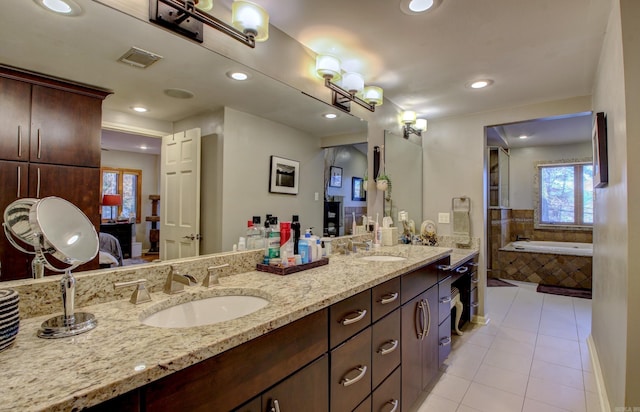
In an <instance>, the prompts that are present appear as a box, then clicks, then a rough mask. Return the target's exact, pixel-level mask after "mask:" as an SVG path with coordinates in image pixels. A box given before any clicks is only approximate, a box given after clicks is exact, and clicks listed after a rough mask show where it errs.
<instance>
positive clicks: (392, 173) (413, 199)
mask: <svg viewBox="0 0 640 412" xmlns="http://www.w3.org/2000/svg"><path fill="white" fill-rule="evenodd" d="M384 164H385V166H384V167H385V170H384V172H385V174H386V175H387V176H389V179H390V180H391V191H390V193H389V192H387V193H385V202H384V213H385V215H387V216H391V218H392V219H393V221H394V222H396V223H397V219H398V212H399V211H406V212H407V213H408V215H409V219H411V220H413V221H414V222H415V224H416V226H417V227H420V223H421V222H422V138H421V137H417V136H413V135H412V136H410V137H409V138H408V139H406V138H403V137H402V135H398V134H394V133H391V132H389V131H385V134H384Z"/></svg>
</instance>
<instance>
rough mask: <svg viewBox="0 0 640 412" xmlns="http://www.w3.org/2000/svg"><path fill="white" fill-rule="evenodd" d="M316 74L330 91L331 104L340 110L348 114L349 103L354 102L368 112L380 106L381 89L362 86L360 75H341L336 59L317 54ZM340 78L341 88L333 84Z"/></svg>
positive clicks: (351, 73)
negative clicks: (322, 79)
mask: <svg viewBox="0 0 640 412" xmlns="http://www.w3.org/2000/svg"><path fill="white" fill-rule="evenodd" d="M316 73H317V74H318V75H319V76H320V77H322V78H324V85H325V87H327V88H328V89H330V90H331V92H332V94H331V102H332V104H333V105H334V106H335V107H337V108H338V109H340V110H344V111H345V112H347V113H349V112H350V111H351V102H355V103H357V104H359V105H360V106H362V107H364V108H365V109H367V110H369V111H370V112H375V110H376V106H382V102H383V95H382V89H381V88H380V87H377V86H367V87H365V86H364V78H363V77H362V75H361V74H360V73H354V72H347V73H345V74H344V75H342V70H341V68H340V60H338V58H337V57H334V56H331V55H327V54H319V55H318V56H317V57H316ZM340 78H342V87H341V86H338V85H337V84H336V83H335V82H336V81H338V80H339V79H340Z"/></svg>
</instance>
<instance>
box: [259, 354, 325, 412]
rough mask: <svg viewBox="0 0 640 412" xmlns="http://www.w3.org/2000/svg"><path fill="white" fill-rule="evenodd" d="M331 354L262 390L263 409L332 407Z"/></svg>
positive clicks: (312, 411)
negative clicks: (330, 386) (330, 396)
mask: <svg viewBox="0 0 640 412" xmlns="http://www.w3.org/2000/svg"><path fill="white" fill-rule="evenodd" d="M328 358H329V356H328V355H324V356H323V357H322V358H320V359H318V360H317V361H315V362H313V363H312V364H311V365H309V366H307V367H305V368H304V369H302V370H301V371H299V372H296V373H295V374H294V375H292V376H290V377H288V378H287V379H285V380H284V381H283V382H281V383H279V384H278V385H276V386H275V387H273V388H271V389H269V390H268V391H267V392H265V393H263V394H262V410H263V411H272V410H275V411H281V412H289V411H292V412H293V411H307V412H326V411H327V410H329V387H328V378H329V360H328Z"/></svg>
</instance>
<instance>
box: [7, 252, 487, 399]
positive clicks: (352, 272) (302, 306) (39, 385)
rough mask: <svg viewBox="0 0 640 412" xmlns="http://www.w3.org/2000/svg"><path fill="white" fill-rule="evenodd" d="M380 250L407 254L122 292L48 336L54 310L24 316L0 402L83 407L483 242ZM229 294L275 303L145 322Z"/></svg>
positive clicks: (456, 257)
mask: <svg viewBox="0 0 640 412" xmlns="http://www.w3.org/2000/svg"><path fill="white" fill-rule="evenodd" d="M376 253H380V254H390V255H395V256H403V257H406V258H407V259H406V260H404V261H400V262H365V261H362V260H359V259H358V258H357V256H354V255H350V256H332V258H331V259H330V263H329V264H328V265H326V266H321V267H319V268H314V269H310V270H306V271H303V272H298V273H295V274H291V275H288V276H279V275H274V274H269V273H264V272H257V271H250V272H246V273H240V274H236V275H233V276H228V277H224V278H221V280H220V283H221V284H220V285H219V286H216V287H214V288H211V289H206V288H204V287H202V286H193V287H188V288H186V289H187V291H186V293H183V294H179V295H173V296H169V295H166V294H163V293H153V294H152V299H153V301H152V302H149V303H145V304H141V305H137V306H136V305H133V304H131V303H130V302H129V301H128V300H116V301H112V302H108V303H102V304H98V305H93V306H87V307H83V308H77V309H76V312H78V311H82V312H89V313H92V314H94V315H95V316H96V318H97V320H98V327H97V328H96V329H94V330H92V331H90V332H88V333H84V334H81V335H77V336H75V337H71V338H63V339H53V340H47V339H41V338H38V337H37V336H36V331H37V330H38V328H39V326H40V324H41V323H42V322H43V321H45V320H47V319H48V318H50V317H51V316H50V315H47V316H38V317H32V318H28V319H24V320H22V321H21V323H20V333H19V334H18V337H17V339H16V342H15V344H14V345H13V346H12V347H10V348H9V349H7V350H5V351H3V352H0V387H1V388H2V402H1V403H0V410H1V411H16V410H19V411H39V410H78V409H81V408H84V407H88V406H92V405H95V404H98V403H100V402H103V401H105V400H107V399H110V398H113V397H115V396H118V395H120V394H123V393H126V392H128V391H130V390H133V389H135V388H137V387H140V386H143V385H145V384H147V383H149V382H151V381H154V380H157V379H160V378H162V377H164V376H167V375H170V374H171V373H173V372H175V371H178V370H181V369H184V368H186V367H189V366H191V365H193V364H195V363H198V362H200V361H202V360H204V359H207V358H210V357H212V356H215V355H217V354H219V353H221V352H224V351H225V350H228V349H230V348H232V347H235V346H237V345H240V344H242V343H244V342H247V341H249V340H251V339H254V338H256V337H258V336H261V335H263V334H265V333H267V332H269V331H270V330H273V329H275V328H278V327H281V326H283V325H286V324H288V323H290V322H293V321H295V320H297V319H300V318H302V317H304V316H306V315H307V314H310V313H312V312H315V311H317V310H320V309H322V308H325V307H327V306H329V305H331V304H333V303H335V302H338V301H340V300H343V299H345V298H347V297H349V296H352V295H354V294H356V293H358V292H361V291H363V290H366V289H368V288H370V287H373V286H375V285H377V284H380V283H382V282H384V281H386V280H389V279H392V278H394V277H396V276H398V275H400V274H402V273H405V272H407V271H411V270H413V269H416V268H418V267H421V266H423V265H425V264H428V263H430V262H433V261H435V260H438V259H439V258H441V257H444V256H446V255H448V254H451V256H452V261H451V264H456V262H462V261H463V260H466V259H468V258H469V257H471V256H473V255H474V254H476V253H477V251H476V250H472V249H456V250H453V249H451V248H443V247H423V246H419V247H418V246H409V245H398V246H391V247H383V248H380V249H377V250H376ZM229 294H247V295H254V296H260V297H264V298H266V299H268V300H269V301H270V303H269V305H267V306H266V307H265V308H263V309H260V310H258V311H257V312H254V313H252V314H250V315H247V316H244V317H241V318H238V319H235V320H231V321H226V322H222V323H218V324H214V325H207V326H199V327H192V328H182V329H164V328H155V327H150V326H145V325H143V324H141V323H140V321H139V319H140V317H141V316H144V315H145V314H149V313H152V312H155V311H156V310H159V309H158V308H164V307H168V306H171V305H174V304H176V303H178V302H182V301H186V300H191V299H193V297H196V298H203V297H209V296H216V295H229ZM194 295H195V296H194Z"/></svg>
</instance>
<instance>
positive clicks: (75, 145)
mask: <svg viewBox="0 0 640 412" xmlns="http://www.w3.org/2000/svg"><path fill="white" fill-rule="evenodd" d="M101 122H102V100H101V99H99V98H95V97H89V96H84V95H80V94H76V93H70V92H65V91H62V90H58V89H53V88H50V87H43V86H37V85H34V86H33V90H32V105H31V145H30V151H31V156H30V159H31V161H32V162H38V163H54V164H63V165H74V166H90V167H100V127H101Z"/></svg>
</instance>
